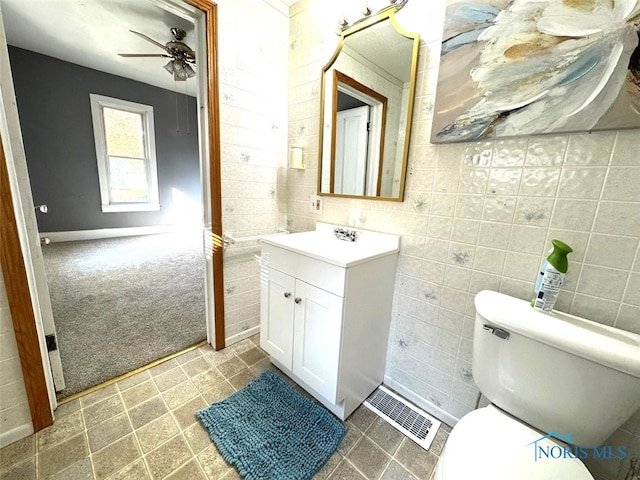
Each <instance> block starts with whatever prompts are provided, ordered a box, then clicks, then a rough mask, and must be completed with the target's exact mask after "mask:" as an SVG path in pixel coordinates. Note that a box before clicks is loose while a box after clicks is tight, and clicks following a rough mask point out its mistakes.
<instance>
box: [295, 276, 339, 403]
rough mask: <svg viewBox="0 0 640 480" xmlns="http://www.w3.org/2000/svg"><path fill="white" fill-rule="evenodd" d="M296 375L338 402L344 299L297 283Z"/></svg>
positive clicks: (333, 401) (328, 398)
mask: <svg viewBox="0 0 640 480" xmlns="http://www.w3.org/2000/svg"><path fill="white" fill-rule="evenodd" d="M294 304H295V326H294V339H293V344H294V348H293V369H292V371H293V373H294V374H295V375H297V376H298V377H300V378H301V379H302V380H303V381H304V382H306V383H307V384H308V385H309V386H310V387H311V388H313V389H314V390H316V391H317V392H318V393H319V394H321V395H322V396H323V397H324V398H325V399H327V400H328V401H330V402H331V403H335V402H336V400H337V399H336V392H337V383H338V360H339V356H340V342H341V331H342V306H343V298H342V297H338V296H337V295H334V294H332V293H329V292H327V291H325V290H322V289H320V288H317V287H315V286H313V285H310V284H308V283H306V282H303V281H300V280H296V298H295V299H294Z"/></svg>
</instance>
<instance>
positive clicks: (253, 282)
mask: <svg viewBox="0 0 640 480" xmlns="http://www.w3.org/2000/svg"><path fill="white" fill-rule="evenodd" d="M217 3H218V27H219V41H218V49H219V57H218V58H219V70H220V117H221V124H220V137H221V157H222V197H223V198H222V203H223V204H222V209H223V213H222V222H223V231H224V232H229V233H231V234H232V235H233V236H234V237H235V238H236V239H242V238H243V237H250V236H254V235H258V234H264V233H273V232H276V231H277V230H278V229H279V228H282V227H286V208H287V205H286V201H285V195H286V190H285V186H284V178H285V173H284V169H285V167H286V155H287V56H288V50H289V27H288V25H289V19H288V16H287V14H286V9H285V11H282V10H278V9H276V8H274V6H272V5H271V3H273V2H267V1H265V0H243V1H240V2H239V1H236V0H221V1H219V2H217ZM241 245H242V246H241ZM244 249H245V246H244V244H241V243H238V244H237V246H232V247H230V249H229V251H228V252H227V253H226V254H225V257H224V258H225V262H224V277H225V335H226V337H227V338H228V339H229V338H233V339H238V338H239V337H238V336H240V337H241V336H242V334H243V332H246V333H256V332H255V331H254V330H255V328H257V326H258V325H259V323H260V280H259V266H258V264H257V262H256V261H255V258H254V255H251V254H250V253H247V252H244ZM254 250H255V252H253V253H254V254H255V253H257V252H258V251H259V249H258V248H257V247H255V245H254ZM239 253H242V255H239ZM229 258H231V259H232V260H231V261H226V260H227V259H229ZM251 329H254V330H251Z"/></svg>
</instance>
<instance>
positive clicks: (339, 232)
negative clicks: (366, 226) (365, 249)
mask: <svg viewBox="0 0 640 480" xmlns="http://www.w3.org/2000/svg"><path fill="white" fill-rule="evenodd" d="M333 234H334V235H335V236H336V238H337V239H338V240H346V241H348V242H355V241H356V238H357V237H358V232H357V231H356V230H348V229H346V228H341V227H336V228H334V229H333Z"/></svg>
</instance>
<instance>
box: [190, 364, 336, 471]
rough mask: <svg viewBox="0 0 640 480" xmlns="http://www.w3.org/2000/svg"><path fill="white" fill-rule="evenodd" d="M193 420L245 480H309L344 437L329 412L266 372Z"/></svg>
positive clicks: (201, 412)
mask: <svg viewBox="0 0 640 480" xmlns="http://www.w3.org/2000/svg"><path fill="white" fill-rule="evenodd" d="M196 415H197V417H198V418H199V419H200V421H201V422H202V424H203V425H204V427H205V428H206V429H207V430H208V431H209V435H210V436H211V439H212V440H213V441H214V442H215V444H216V446H217V447H218V450H220V453H221V454H222V456H223V457H224V459H225V460H226V461H227V462H229V463H231V464H232V465H235V466H236V468H237V469H238V472H239V473H240V475H242V476H243V477H244V478H245V479H247V480H258V479H260V480H283V479H287V480H303V479H310V478H312V477H313V475H315V474H316V473H317V472H318V471H319V470H320V469H321V468H322V467H323V466H324V464H325V463H326V462H327V460H329V457H330V456H331V454H333V452H334V451H335V450H336V448H338V445H340V442H341V441H342V438H343V437H344V435H345V433H346V429H345V427H344V426H343V425H342V423H341V422H340V421H339V420H338V419H337V418H336V417H334V416H333V415H332V414H331V413H329V411H328V410H326V409H325V408H324V407H322V406H320V405H318V404H315V403H313V402H312V401H310V400H309V399H307V398H305V397H304V396H303V395H302V394H300V393H299V392H297V391H296V390H295V389H294V388H293V387H291V386H290V385H289V384H288V383H287V382H286V381H284V380H283V379H282V378H280V376H279V375H278V374H277V373H275V372H273V371H271V370H266V371H264V372H263V373H262V374H261V375H260V376H259V377H257V378H255V379H254V380H253V381H251V383H249V384H248V385H247V386H246V387H244V388H243V389H242V390H240V391H238V392H236V393H234V394H232V395H231V396H230V397H228V398H226V399H224V400H222V401H220V402H216V403H213V404H212V405H211V406H210V407H208V408H205V409H203V410H200V411H199V412H197V413H196Z"/></svg>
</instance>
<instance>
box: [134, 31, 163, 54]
mask: <svg viewBox="0 0 640 480" xmlns="http://www.w3.org/2000/svg"><path fill="white" fill-rule="evenodd" d="M129 31H130V32H131V33H135V34H136V35H138V36H139V37H141V38H144V39H145V40H146V41H147V42H151V43H153V44H154V45H157V46H158V47H160V48H161V49H163V50H166V47H165V46H164V45H163V44H161V43H160V42H156V41H155V40H154V39H153V38H150V37H147V36H146V35H145V34H144V33H140V32H135V31H133V30H129Z"/></svg>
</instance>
